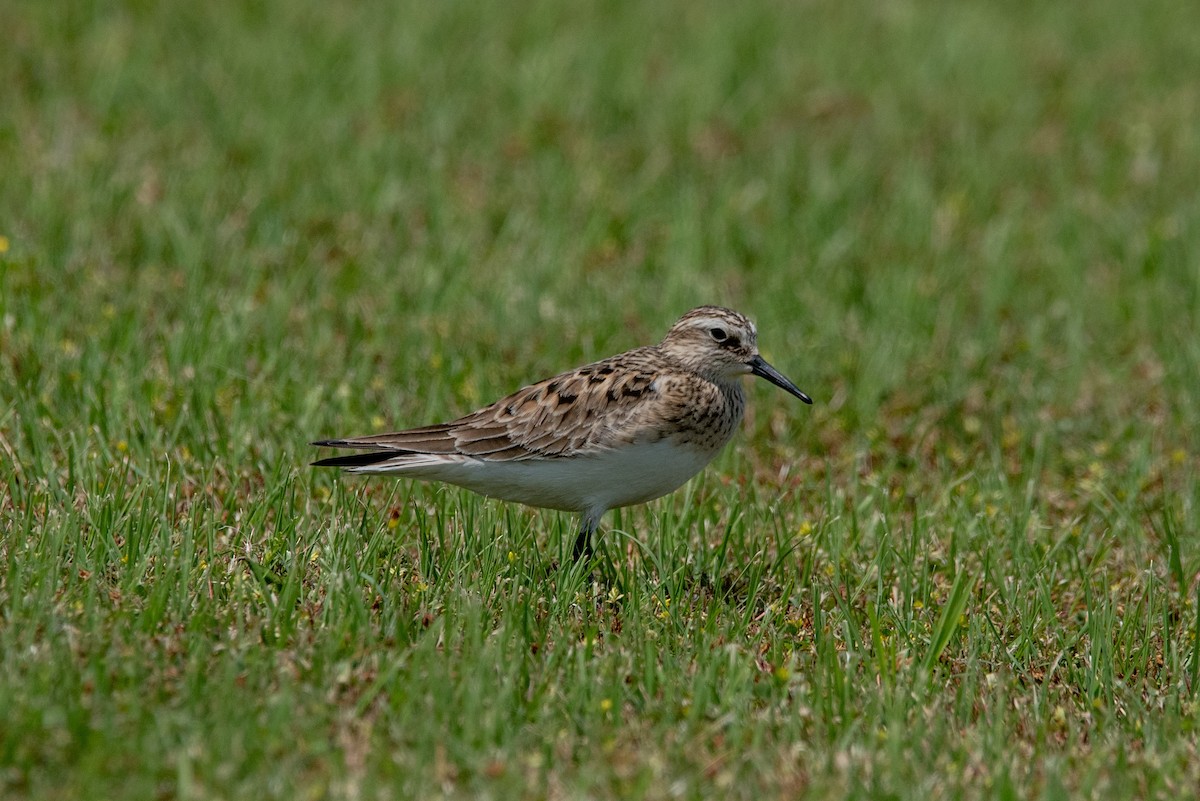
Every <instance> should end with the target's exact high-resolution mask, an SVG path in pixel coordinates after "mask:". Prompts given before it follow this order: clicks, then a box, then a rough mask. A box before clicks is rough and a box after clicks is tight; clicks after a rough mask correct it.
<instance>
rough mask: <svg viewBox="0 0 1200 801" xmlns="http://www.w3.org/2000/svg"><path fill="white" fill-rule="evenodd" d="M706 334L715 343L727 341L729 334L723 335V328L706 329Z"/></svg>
mask: <svg viewBox="0 0 1200 801" xmlns="http://www.w3.org/2000/svg"><path fill="white" fill-rule="evenodd" d="M708 333H709V334H710V335H711V336H712V338H713V339H714V340H716V341H717V342H724V341H725V340H727V339H729V334H727V333H725V329H724V328H710V329H708Z"/></svg>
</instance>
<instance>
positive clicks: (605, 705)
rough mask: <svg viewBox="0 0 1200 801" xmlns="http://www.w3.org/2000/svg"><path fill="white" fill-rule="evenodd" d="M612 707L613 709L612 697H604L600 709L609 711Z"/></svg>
mask: <svg viewBox="0 0 1200 801" xmlns="http://www.w3.org/2000/svg"><path fill="white" fill-rule="evenodd" d="M611 709H612V699H611V698H604V699H602V700H601V701H600V711H601V712H608V711H610V710H611Z"/></svg>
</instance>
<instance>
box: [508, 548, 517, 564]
mask: <svg viewBox="0 0 1200 801" xmlns="http://www.w3.org/2000/svg"><path fill="white" fill-rule="evenodd" d="M516 561H517V555H516V554H515V553H513V552H512V551H509V552H508V563H509V564H510V565H511V564H514V563H515V562H516Z"/></svg>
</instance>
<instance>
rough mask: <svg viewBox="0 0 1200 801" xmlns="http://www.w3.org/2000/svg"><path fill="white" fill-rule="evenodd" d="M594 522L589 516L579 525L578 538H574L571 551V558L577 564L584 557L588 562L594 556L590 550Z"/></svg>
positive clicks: (594, 528)
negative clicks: (573, 545)
mask: <svg viewBox="0 0 1200 801" xmlns="http://www.w3.org/2000/svg"><path fill="white" fill-rule="evenodd" d="M596 522H597V521H595V520H593V519H592V518H591V516H590V515H585V516H584V518H583V520H582V521H580V524H579V536H578V537H576V538H575V547H574V548H572V549H571V556H572V558H574V559H575V561H576V562H578V561H579V560H580V559H582V558H584V557H586V558H587V559H588V560H589V561H590V560H591V558H592V556H593V555H594V554H595V551H593V550H592V534H593V532H595V530H596Z"/></svg>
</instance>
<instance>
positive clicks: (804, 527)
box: [800, 520, 813, 537]
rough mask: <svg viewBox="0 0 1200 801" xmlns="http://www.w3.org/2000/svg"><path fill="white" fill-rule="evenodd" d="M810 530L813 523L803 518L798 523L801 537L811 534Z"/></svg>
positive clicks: (811, 530)
mask: <svg viewBox="0 0 1200 801" xmlns="http://www.w3.org/2000/svg"><path fill="white" fill-rule="evenodd" d="M812 532H813V524H812V523H810V522H808V521H807V520H805V521H804V522H803V523H801V524H800V536H801V537H807V536H808V535H809V534H812Z"/></svg>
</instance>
